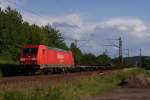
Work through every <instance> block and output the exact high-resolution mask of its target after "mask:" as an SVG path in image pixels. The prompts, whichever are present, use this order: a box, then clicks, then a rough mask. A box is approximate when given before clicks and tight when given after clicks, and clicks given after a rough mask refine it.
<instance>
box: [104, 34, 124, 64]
mask: <svg viewBox="0 0 150 100" xmlns="http://www.w3.org/2000/svg"><path fill="white" fill-rule="evenodd" d="M112 40H117V41H118V42H119V44H118V45H116V44H113V43H112V44H110V45H104V46H113V47H117V48H118V55H119V56H118V58H119V61H120V63H123V55H122V50H123V49H122V38H121V37H119V38H118V39H112Z"/></svg>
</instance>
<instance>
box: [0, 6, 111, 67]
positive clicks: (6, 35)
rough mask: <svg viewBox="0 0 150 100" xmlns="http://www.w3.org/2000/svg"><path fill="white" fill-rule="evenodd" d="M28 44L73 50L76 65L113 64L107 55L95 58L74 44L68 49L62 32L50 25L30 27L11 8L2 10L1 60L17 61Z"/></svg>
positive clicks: (0, 33) (0, 10) (0, 14)
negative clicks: (22, 49) (24, 46)
mask: <svg viewBox="0 0 150 100" xmlns="http://www.w3.org/2000/svg"><path fill="white" fill-rule="evenodd" d="M26 44H33V45H36V44H45V45H47V46H50V47H57V48H61V49H65V50H68V49H71V50H72V52H73V54H74V57H75V62H76V64H84V65H89V64H90V65H98V64H109V63H110V62H111V59H110V58H109V57H108V56H107V55H103V54H102V55H99V56H95V55H93V54H84V53H82V52H81V50H80V49H79V48H77V47H76V45H74V43H72V44H71V46H70V47H67V45H66V43H65V41H64V39H63V37H62V35H61V33H60V31H59V30H57V29H54V28H52V27H50V26H49V25H46V26H38V25H35V24H32V25H30V24H29V23H28V22H26V21H24V20H23V18H22V16H21V14H20V13H19V12H18V11H16V10H14V9H11V8H10V7H8V8H7V9H5V10H2V9H0V56H1V57H0V59H3V58H4V57H6V58H9V59H12V60H14V61H17V59H18V57H19V54H20V48H21V47H22V46H23V45H26Z"/></svg>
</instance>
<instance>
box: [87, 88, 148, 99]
mask: <svg viewBox="0 0 150 100" xmlns="http://www.w3.org/2000/svg"><path fill="white" fill-rule="evenodd" d="M85 100H150V89H149V88H117V89H114V90H112V91H109V92H107V93H104V94H102V95H101V96H95V97H90V98H89V97H87V98H85Z"/></svg>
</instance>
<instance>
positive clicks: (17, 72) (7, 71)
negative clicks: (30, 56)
mask: <svg viewBox="0 0 150 100" xmlns="http://www.w3.org/2000/svg"><path fill="white" fill-rule="evenodd" d="M0 74H1V76H2V77H7V76H21V75H25V72H23V70H22V69H21V68H20V66H19V65H18V64H0Z"/></svg>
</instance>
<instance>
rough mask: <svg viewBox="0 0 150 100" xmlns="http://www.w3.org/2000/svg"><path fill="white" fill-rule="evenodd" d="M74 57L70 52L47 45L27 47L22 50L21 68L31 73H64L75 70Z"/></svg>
mask: <svg viewBox="0 0 150 100" xmlns="http://www.w3.org/2000/svg"><path fill="white" fill-rule="evenodd" d="M74 65H75V64H74V57H73V54H72V52H71V51H70V50H62V49H58V48H52V47H48V46H45V45H25V46H24V47H23V48H22V49H21V55H20V66H21V68H24V69H27V70H29V71H37V70H44V71H52V72H54V71H64V70H66V69H71V68H74V67H75V66H74Z"/></svg>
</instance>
